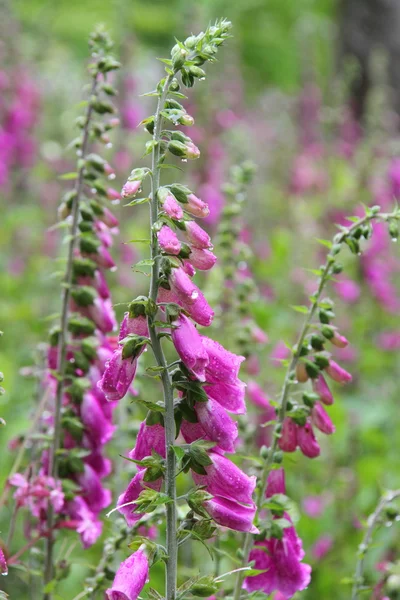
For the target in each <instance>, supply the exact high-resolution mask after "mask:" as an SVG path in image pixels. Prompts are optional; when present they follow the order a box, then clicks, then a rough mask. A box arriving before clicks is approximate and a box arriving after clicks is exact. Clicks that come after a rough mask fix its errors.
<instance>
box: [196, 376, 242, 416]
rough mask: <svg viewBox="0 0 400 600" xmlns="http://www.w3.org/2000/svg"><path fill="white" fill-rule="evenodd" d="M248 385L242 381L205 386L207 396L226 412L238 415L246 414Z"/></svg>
mask: <svg viewBox="0 0 400 600" xmlns="http://www.w3.org/2000/svg"><path fill="white" fill-rule="evenodd" d="M245 390H246V384H245V383H244V382H243V381H240V379H238V380H237V382H235V383H224V382H221V381H220V382H218V383H211V384H210V385H205V386H204V391H205V392H206V394H207V396H209V397H210V398H213V400H216V401H217V402H219V404H221V406H223V407H224V408H225V409H226V410H228V411H229V412H231V413H234V414H237V415H244V414H245V413H246V403H245V400H244V397H245Z"/></svg>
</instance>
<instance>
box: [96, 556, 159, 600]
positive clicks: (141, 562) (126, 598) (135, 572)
mask: <svg viewBox="0 0 400 600" xmlns="http://www.w3.org/2000/svg"><path fill="white" fill-rule="evenodd" d="M148 578H149V559H148V557H147V554H146V552H145V549H144V546H141V547H140V548H139V550H136V552H134V553H133V554H131V556H130V557H129V558H127V559H126V560H124V561H123V562H122V563H121V564H120V566H119V567H118V571H117V573H116V575H115V578H114V581H113V584H112V587H111V588H109V589H108V590H106V597H107V600H137V598H138V597H139V594H140V592H141V591H142V589H143V587H144V584H145V583H146V582H147V580H148Z"/></svg>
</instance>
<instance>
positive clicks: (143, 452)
mask: <svg viewBox="0 0 400 600" xmlns="http://www.w3.org/2000/svg"><path fill="white" fill-rule="evenodd" d="M152 450H154V451H155V452H157V454H159V455H160V456H162V457H163V458H165V430H164V427H163V426H162V425H159V424H156V425H147V424H146V422H145V421H143V423H141V424H140V429H139V433H138V434H137V438H136V445H135V447H134V448H133V450H131V451H130V452H129V455H128V456H129V458H132V459H134V460H143V458H145V457H146V456H151V452H152Z"/></svg>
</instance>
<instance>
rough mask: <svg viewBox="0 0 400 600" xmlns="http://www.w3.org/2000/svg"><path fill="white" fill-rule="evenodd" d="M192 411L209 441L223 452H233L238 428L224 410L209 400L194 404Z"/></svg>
mask: <svg viewBox="0 0 400 600" xmlns="http://www.w3.org/2000/svg"><path fill="white" fill-rule="evenodd" d="M194 410H195V413H196V415H197V418H198V420H199V423H200V425H201V426H202V428H203V429H204V431H205V432H206V434H207V436H208V437H209V439H210V440H211V441H212V442H216V443H217V444H218V446H219V447H220V448H221V449H222V450H224V451H225V452H234V451H235V442H236V439H237V436H238V427H237V423H236V421H233V419H231V417H230V416H229V415H228V413H227V412H226V410H225V409H224V408H223V407H222V406H221V405H220V404H219V403H218V402H216V401H215V400H212V399H211V398H210V399H209V400H208V402H196V404H195V406H194Z"/></svg>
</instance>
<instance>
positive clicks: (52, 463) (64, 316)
mask: <svg viewBox="0 0 400 600" xmlns="http://www.w3.org/2000/svg"><path fill="white" fill-rule="evenodd" d="M96 90H97V75H94V77H93V82H92V87H91V91H90V99H89V103H88V107H87V110H86V117H85V124H84V127H83V139H82V155H81V159H82V166H81V167H80V169H79V171H78V177H77V180H76V185H75V194H74V197H73V200H72V208H71V215H72V224H71V229H70V241H69V245H68V253H67V266H66V271H65V279H64V282H63V283H64V286H63V295H62V308H61V330H60V334H59V338H58V360H57V376H58V380H57V389H56V397H55V411H54V435H53V441H52V444H51V448H50V452H49V469H48V472H49V475H50V476H51V477H54V478H55V479H56V478H57V475H58V465H57V452H58V450H59V447H60V439H61V407H62V396H63V391H64V383H65V382H64V380H65V367H66V360H65V359H66V354H67V337H68V317H69V301H70V295H71V285H72V265H73V258H74V250H75V247H76V242H77V239H78V223H79V205H80V200H81V197H82V192H83V187H84V177H83V175H84V170H85V163H84V159H85V157H86V154H87V150H88V143H89V131H90V128H89V125H90V120H91V117H92V110H93V109H92V103H91V101H90V100H91V97H92V96H93V95H94V94H96ZM53 528H54V510H53V507H52V506H51V504H50V505H49V510H48V515H47V530H48V537H47V542H46V556H45V568H44V584H45V586H46V585H47V584H48V583H49V582H50V581H51V580H52V578H53V547H54V536H53ZM51 596H52V594H51V592H45V594H44V600H50V598H51Z"/></svg>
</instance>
